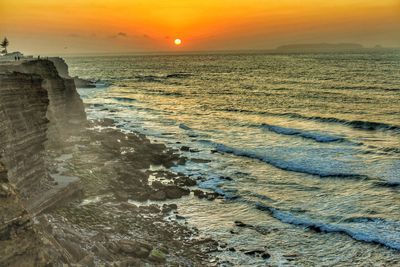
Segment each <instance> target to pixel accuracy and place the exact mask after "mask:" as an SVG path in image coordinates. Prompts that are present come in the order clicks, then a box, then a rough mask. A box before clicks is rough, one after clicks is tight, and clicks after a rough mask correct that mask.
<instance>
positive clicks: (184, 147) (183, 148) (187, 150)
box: [181, 146, 190, 152]
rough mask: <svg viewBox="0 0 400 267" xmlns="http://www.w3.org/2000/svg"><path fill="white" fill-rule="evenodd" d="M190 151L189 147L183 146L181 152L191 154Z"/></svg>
mask: <svg viewBox="0 0 400 267" xmlns="http://www.w3.org/2000/svg"><path fill="white" fill-rule="evenodd" d="M189 150H190V147H188V146H181V151H186V152H189Z"/></svg>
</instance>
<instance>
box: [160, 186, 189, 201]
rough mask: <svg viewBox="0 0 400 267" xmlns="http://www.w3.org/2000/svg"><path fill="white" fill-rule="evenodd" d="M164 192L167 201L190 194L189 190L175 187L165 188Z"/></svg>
mask: <svg viewBox="0 0 400 267" xmlns="http://www.w3.org/2000/svg"><path fill="white" fill-rule="evenodd" d="M164 192H165V193H166V195H167V198H168V199H177V198H181V197H183V196H187V195H189V194H190V190H188V189H185V188H182V187H179V186H175V185H169V186H166V187H165V188H164Z"/></svg>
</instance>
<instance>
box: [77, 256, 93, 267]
mask: <svg viewBox="0 0 400 267" xmlns="http://www.w3.org/2000/svg"><path fill="white" fill-rule="evenodd" d="M78 265H80V266H86V267H95V264H94V257H93V255H87V256H86V257H84V258H83V259H82V260H80V261H79V262H78Z"/></svg>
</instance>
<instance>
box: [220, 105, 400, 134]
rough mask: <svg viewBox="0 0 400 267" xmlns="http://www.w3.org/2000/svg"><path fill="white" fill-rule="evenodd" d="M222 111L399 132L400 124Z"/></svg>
mask: <svg viewBox="0 0 400 267" xmlns="http://www.w3.org/2000/svg"><path fill="white" fill-rule="evenodd" d="M222 111H227V112H240V113H250V114H261V115H268V116H277V117H289V118H293V119H302V120H312V121H318V122H324V123H336V124H341V125H345V126H348V127H351V128H354V129H361V130H366V131H378V130H380V131H394V132H397V133H400V125H394V124H388V123H383V122H374V121H362V120H346V119H339V118H333V117H321V116H305V115H301V114H298V113H272V112H267V111H252V110H245V109H235V108H224V109H222Z"/></svg>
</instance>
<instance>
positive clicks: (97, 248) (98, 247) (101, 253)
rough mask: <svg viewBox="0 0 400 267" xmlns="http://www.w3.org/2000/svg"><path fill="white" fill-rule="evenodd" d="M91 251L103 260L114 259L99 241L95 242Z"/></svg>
mask: <svg viewBox="0 0 400 267" xmlns="http://www.w3.org/2000/svg"><path fill="white" fill-rule="evenodd" d="M93 251H94V252H95V253H96V255H97V256H98V257H100V258H103V259H105V260H108V261H110V260H113V259H114V258H113V256H112V254H111V253H110V251H108V250H107V249H106V248H105V247H104V246H103V245H102V244H101V243H97V244H95V245H94V247H93Z"/></svg>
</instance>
